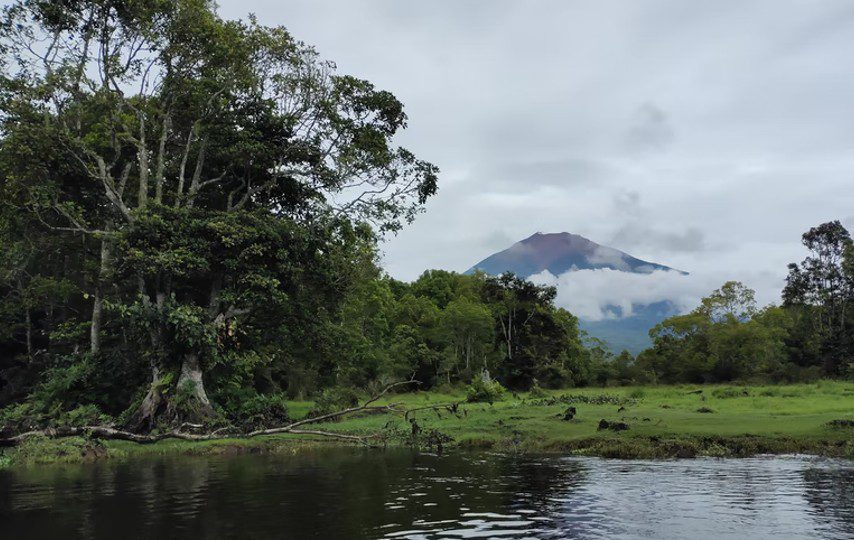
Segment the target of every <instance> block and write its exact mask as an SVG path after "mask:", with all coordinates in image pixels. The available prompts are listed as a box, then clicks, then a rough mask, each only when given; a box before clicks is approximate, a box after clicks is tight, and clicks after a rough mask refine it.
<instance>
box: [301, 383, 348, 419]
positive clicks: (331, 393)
mask: <svg viewBox="0 0 854 540" xmlns="http://www.w3.org/2000/svg"><path fill="white" fill-rule="evenodd" d="M358 404H359V393H358V392H356V390H354V389H353V388H349V387H346V386H336V387H332V388H326V389H325V390H323V392H321V393H320V395H319V396H318V397H317V399H316V400H315V401H314V408H312V409H311V411H310V412H309V413H308V416H309V417H317V416H323V415H325V414H330V413H333V412H337V411H341V410H344V409H349V408H351V407H356V406H357V405H358Z"/></svg>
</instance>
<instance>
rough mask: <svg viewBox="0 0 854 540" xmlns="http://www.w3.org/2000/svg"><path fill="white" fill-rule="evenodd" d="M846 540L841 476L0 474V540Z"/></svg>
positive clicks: (274, 460)
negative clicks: (685, 539)
mask: <svg viewBox="0 0 854 540" xmlns="http://www.w3.org/2000/svg"><path fill="white" fill-rule="evenodd" d="M214 537H217V538H330V539H345V538H442V539H450V538H512V539H515V538H674V539H676V538H678V539H682V538H693V539H697V538H715V539H718V538H752V539H756V538H774V539H776V540H781V539H789V538H831V539H842V538H846V539H850V538H854V462H850V461H839V460H824V459H817V458H808V457H775V458H770V457H769V458H755V459H720V460H719V459H697V460H680V461H618V460H601V459H593V458H561V457H542V456H539V457H531V456H527V457H513V456H500V455H483V454H479V455H474V454H455V455H446V456H442V457H439V456H434V455H425V454H415V453H412V452H408V451H368V450H357V449H346V448H333V449H328V450H320V451H312V452H310V453H305V454H299V455H297V456H284V455H239V456H218V457H211V458H200V457H193V458H189V457H180V458H176V457H173V458H162V459H152V460H134V461H128V462H101V463H94V464H87V465H79V466H62V467H59V466H57V467H42V468H31V469H26V470H17V471H5V472H0V538H15V539H25V538H109V539H114V538H214Z"/></svg>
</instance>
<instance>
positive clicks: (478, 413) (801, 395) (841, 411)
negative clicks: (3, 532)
mask: <svg viewBox="0 0 854 540" xmlns="http://www.w3.org/2000/svg"><path fill="white" fill-rule="evenodd" d="M392 402H394V403H400V407H401V408H405V409H407V410H409V411H410V412H409V413H408V414H407V415H406V416H404V415H403V414H365V415H362V416H358V417H354V418H348V419H346V420H342V421H339V422H334V423H325V424H319V425H318V426H317V427H318V428H322V429H323V430H326V431H335V432H341V433H351V434H360V435H370V434H379V435H380V437H378V438H376V439H372V442H373V443H374V444H377V445H380V446H382V445H389V446H401V445H416V446H419V447H421V448H424V449H426V450H430V451H439V450H441V451H453V450H454V449H456V448H465V449H480V450H492V451H499V452H516V453H523V452H559V453H564V454H572V455H588V456H602V457H610V458H627V459H628V458H689V457H696V456H718V457H730V456H732V457H746V456H751V455H757V454H794V453H798V454H816V455H824V456H833V457H844V458H849V459H854V383H851V382H834V381H819V382H817V383H814V384H799V385H785V386H729V385H728V386H686V385H681V386H661V387H621V388H582V389H567V390H557V391H545V392H541V393H537V394H535V395H531V394H529V393H523V394H513V395H511V394H509V393H508V394H507V395H506V396H505V398H504V399H503V400H501V401H497V402H495V403H493V404H488V403H466V402H465V393H464V391H463V390H462V389H460V390H458V391H450V392H446V393H440V392H416V393H411V394H401V395H393V396H389V397H388V398H387V399H384V400H382V401H380V402H379V403H380V404H382V403H392ZM453 404H458V405H457V406H456V407H454V406H453ZM289 406H290V414H291V416H292V417H293V418H300V417H301V416H304V415H305V414H307V412H308V411H309V410H310V409H311V407H312V403H311V402H305V401H303V402H291V403H290V404H289ZM571 408H574V414H567V413H568V411H569V412H571ZM570 416H571V417H572V418H569V417H570ZM603 421H604V422H603ZM329 444H345V443H341V442H337V441H336V442H333V441H330V440H318V439H306V438H305V437H300V438H298V437H295V436H293V435H276V436H266V437H257V438H252V439H221V440H216V441H203V442H190V441H179V440H165V441H160V442H157V443H155V444H148V445H141V444H136V443H130V442H127V441H99V440H86V439H83V438H80V437H70V438H66V439H55V440H51V439H44V438H33V439H31V440H28V441H27V442H25V443H24V444H22V445H21V446H19V447H16V448H11V449H6V450H4V451H3V452H2V453H0V467H3V466H5V467H10V466H16V465H27V464H39V463H48V462H75V461H81V460H82V461H86V460H95V459H102V458H107V457H112V458H130V457H134V456H142V455H151V454H156V455H159V454H173V453H180V454H222V453H243V452H297V451H300V450H301V449H303V448H306V447H311V446H316V445H329Z"/></svg>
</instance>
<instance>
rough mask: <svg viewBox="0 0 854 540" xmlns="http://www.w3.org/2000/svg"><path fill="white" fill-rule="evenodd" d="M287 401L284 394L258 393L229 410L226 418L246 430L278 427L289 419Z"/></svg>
mask: <svg viewBox="0 0 854 540" xmlns="http://www.w3.org/2000/svg"><path fill="white" fill-rule="evenodd" d="M287 401H288V400H287V396H286V395H285V394H268V395H263V394H259V395H256V396H254V397H251V398H249V399H247V400H245V401H243V402H241V403H240V405H239V406H238V407H237V408H236V409H234V410H231V411H229V412H228V419H229V421H231V423H232V424H234V425H235V426H238V427H240V428H241V429H243V430H246V431H251V430H256V429H264V428H271V427H280V426H283V425H285V424H287V423H288V422H290V421H291V417H290V415H289V414H288V402H287Z"/></svg>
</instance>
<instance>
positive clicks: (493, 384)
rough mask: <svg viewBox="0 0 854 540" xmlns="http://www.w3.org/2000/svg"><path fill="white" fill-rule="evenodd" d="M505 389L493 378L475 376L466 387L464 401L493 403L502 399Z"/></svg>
mask: <svg viewBox="0 0 854 540" xmlns="http://www.w3.org/2000/svg"><path fill="white" fill-rule="evenodd" d="M506 392H507V390H506V389H505V388H504V387H503V386H501V383H499V382H498V381H495V380H485V379H484V378H482V377H477V378H475V379H474V380H473V381H472V383H471V384H470V385H469V387H468V388H467V389H466V401H468V402H469V403H490V404H491V403H493V402H495V401H501V400H502V399H504V394H505V393H506Z"/></svg>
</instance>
